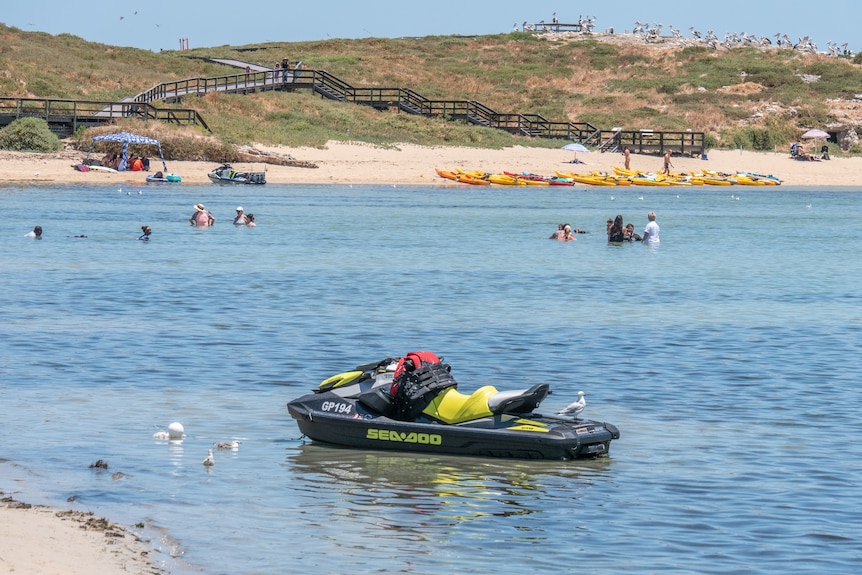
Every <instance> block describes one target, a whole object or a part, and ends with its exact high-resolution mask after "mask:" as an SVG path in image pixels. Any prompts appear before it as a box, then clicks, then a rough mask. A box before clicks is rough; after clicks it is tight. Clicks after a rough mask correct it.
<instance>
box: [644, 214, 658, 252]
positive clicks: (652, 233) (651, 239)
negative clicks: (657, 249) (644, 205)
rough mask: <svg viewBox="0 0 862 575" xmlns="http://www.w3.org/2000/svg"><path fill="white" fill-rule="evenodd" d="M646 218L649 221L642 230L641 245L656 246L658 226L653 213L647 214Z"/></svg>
mask: <svg viewBox="0 0 862 575" xmlns="http://www.w3.org/2000/svg"><path fill="white" fill-rule="evenodd" d="M647 218H648V219H649V223H647V225H646V227H645V228H644V235H643V240H642V241H643V244H644V245H651V246H657V245H658V243H659V237H658V231H659V227H658V224H657V223H656V222H655V212H650V213H648V214H647Z"/></svg>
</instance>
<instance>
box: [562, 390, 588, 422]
mask: <svg viewBox="0 0 862 575" xmlns="http://www.w3.org/2000/svg"><path fill="white" fill-rule="evenodd" d="M586 406H587V400H586V399H584V392H583V391H579V392H578V400H577V401H575V402H573V403H570V404H569V405H568V406H566V407H565V408H564V409H561V410H560V411H558V412H557V415H562V416H565V417H571V418H575V417H577V416H578V415H580V413H581V412H582V411H583V410H584V408H585V407H586Z"/></svg>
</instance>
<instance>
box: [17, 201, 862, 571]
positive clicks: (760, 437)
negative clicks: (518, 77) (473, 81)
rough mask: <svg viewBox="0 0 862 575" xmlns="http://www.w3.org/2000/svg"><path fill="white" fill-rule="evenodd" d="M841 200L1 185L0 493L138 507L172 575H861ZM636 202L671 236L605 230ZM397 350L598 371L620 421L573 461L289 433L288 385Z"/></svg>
mask: <svg viewBox="0 0 862 575" xmlns="http://www.w3.org/2000/svg"><path fill="white" fill-rule="evenodd" d="M138 191H141V193H140V194H139V193H138ZM852 192H855V190H846V189H832V190H819V191H810V190H802V189H788V188H779V189H758V188H736V187H734V188H723V189H706V188H701V189H697V188H680V189H663V190H659V189H644V188H635V189H625V188H617V189H613V190H611V191H608V190H607V189H596V190H587V191H584V190H583V189H576V190H572V189H564V188H552V189H544V190H543V189H537V188H530V189H523V188H520V189H510V188H494V189H490V190H488V189H475V188H468V187H463V188H436V187H426V188H415V187H387V186H353V187H350V186H277V185H267V186H265V187H249V188H223V187H216V186H188V185H181V186H171V187H152V186H150V187H146V186H130V187H128V188H124V189H122V190H120V189H118V188H117V187H72V186H55V187H38V188H33V187H15V186H6V187H5V188H0V207H2V208H3V212H4V214H5V218H4V221H3V223H2V224H0V262H2V266H0V269H2V273H0V293H2V294H3V297H2V298H0V413H2V419H0V434H2V437H3V444H2V447H0V458H3V459H4V460H6V461H5V462H3V463H0V489H2V490H3V491H5V492H6V493H7V494H8V493H11V494H13V495H15V496H16V497H18V498H20V499H24V500H27V501H31V502H34V503H46V504H51V505H55V506H59V507H71V508H75V509H81V510H88V511H90V510H91V511H94V512H96V513H97V514H100V515H104V516H107V517H109V518H111V519H112V520H115V521H118V522H121V523H124V524H127V525H134V524H138V523H143V524H144V525H145V527H143V528H133V529H134V530H136V531H137V532H139V533H141V534H143V535H144V536H145V537H147V538H149V539H151V540H152V543H153V545H154V546H156V547H158V548H159V549H161V550H162V551H163V552H164V553H163V554H161V556H160V559H159V563H160V564H163V565H166V566H168V567H169V568H170V569H172V570H173V571H174V572H175V573H178V574H185V573H199V572H203V573H207V574H231V575H233V574H239V575H253V574H254V575H256V574H282V573H311V574H328V573H348V572H351V571H356V572H366V573H367V572H375V573H394V572H399V573H417V574H440V575H443V574H451V573H474V574H492V573H493V574H498V573H512V574H514V573H523V572H524V570H525V569H528V570H529V571H531V572H536V573H552V572H553V573H557V572H559V570H560V569H561V568H562V569H567V568H568V569H573V568H577V569H578V570H579V571H583V572H585V573H620V572H623V571H626V572H631V573H776V572H781V573H805V574H808V573H854V572H857V570H858V566H859V564H860V562H862V515H860V514H859V512H858V502H859V501H862V485H860V484H862V446H860V437H862V414H860V405H862V391H860V388H862V386H860V376H859V373H860V369H862V353H860V351H862V350H860V347H862V346H860V344H862V281H860V278H862V258H860V257H859V256H858V253H857V251H856V248H855V243H854V242H855V239H856V237H855V236H856V235H857V234H856V229H857V227H858V222H859V221H861V220H862V194H860V193H858V192H857V193H852ZM197 202H203V203H205V204H206V205H207V207H208V208H209V209H211V210H212V211H213V212H214V214H215V216H216V218H217V223H216V226H215V227H214V228H212V229H204V230H197V229H193V228H190V227H189V226H188V224H187V223H186V219H187V218H188V217H189V215H190V214H191V212H192V206H193V205H194V204H195V203H197ZM238 204H241V205H242V206H244V207H245V208H246V212H253V213H254V214H255V215H256V216H257V220H258V222H259V226H258V227H257V228H254V229H247V228H240V229H234V227H233V226H232V225H230V218H231V217H232V215H233V211H234V207H235V206H236V205H238ZM650 209H653V210H655V211H656V212H658V222H659V224H660V225H661V238H662V244H661V246H660V247H658V248H657V249H649V248H646V247H644V246H641V245H639V244H637V245H628V246H608V245H607V244H606V242H605V238H604V234H603V230H604V221H605V219H607V218H608V217H613V216H614V215H616V214H617V213H621V214H623V215H624V217H625V220H626V221H627V222H628V221H631V222H633V223H635V225H636V228H637V229H638V231H640V230H642V229H643V226H644V224H645V223H646V213H647V211H649V210H650ZM562 221H567V222H570V223H571V224H573V225H574V226H579V227H581V228H587V229H591V230H594V231H595V232H596V233H591V234H584V235H579V236H578V241H577V242H572V243H568V244H561V243H557V242H552V241H548V240H547V239H545V238H547V236H548V235H549V234H550V233H551V232H552V231H553V230H554V229H555V228H556V225H557V223H559V222H562ZM35 224H41V225H42V227H43V228H44V229H45V232H44V235H45V238H44V239H43V240H41V241H34V240H28V239H26V238H24V237H23V236H24V234H25V233H26V232H27V231H28V230H29V229H31V228H32V227H33V226H34V225H35ZM143 224H149V225H151V226H152V228H153V239H152V240H151V241H150V242H149V243H144V242H139V241H136V239H135V238H136V237H137V235H138V234H139V233H140V232H139V230H140V226H141V225H143ZM78 234H85V235H87V238H73V237H70V236H74V235H78ZM413 349H431V350H434V351H435V352H437V353H438V354H441V355H443V356H445V358H446V360H447V361H448V362H449V363H451V364H452V366H453V375H455V377H456V379H458V380H459V382H460V388H461V389H462V390H472V389H475V387H478V386H480V385H484V384H488V383H490V384H495V385H497V386H498V387H499V388H503V389H505V388H512V387H526V386H528V385H532V384H534V383H538V382H544V381H547V382H550V383H551V384H552V385H551V387H552V389H553V390H554V392H555V393H554V395H552V396H551V397H549V398H548V400H547V401H546V402H545V404H544V405H543V408H545V409H548V410H550V409H555V408H557V407H560V406H562V405H565V404H566V403H568V402H569V401H571V400H572V399H574V398H575V397H576V394H577V392H578V390H583V391H585V392H586V397H587V402H588V405H587V410H586V412H585V415H587V416H589V417H590V418H594V419H600V420H605V421H609V422H612V423H614V424H616V425H617V426H618V427H619V428H620V430H621V432H622V437H621V439H620V440H618V441H616V442H614V443H613V445H612V448H611V455H610V457H608V458H606V459H602V460H597V461H587V462H568V463H563V462H544V463H525V462H517V461H516V462H510V461H501V460H493V459H467V458H458V457H427V456H421V457H416V456H411V455H409V454H389V453H379V452H362V451H348V450H338V449H332V448H325V447H320V446H317V445H310V444H306V443H305V442H304V441H303V440H302V438H301V437H300V434H299V432H298V430H297V428H296V425H295V424H294V422H293V420H292V419H290V417H289V415H288V413H287V410H286V409H285V403H286V402H287V401H288V400H290V399H292V398H294V397H296V396H298V395H300V394H303V393H305V392H307V391H308V390H310V389H311V388H312V387H314V386H316V385H317V383H318V382H319V381H320V380H322V379H324V378H326V377H328V376H329V375H332V374H333V373H336V372H340V371H343V370H346V369H349V368H351V367H353V366H354V365H357V364H359V363H364V362H366V361H371V360H376V359H381V358H383V357H386V356H392V355H398V354H402V353H404V352H407V351H410V350H413ZM172 421H180V422H182V423H183V424H184V425H185V430H186V434H187V437H186V439H185V441H184V442H183V443H182V444H181V445H172V444H168V443H167V442H163V441H156V440H154V439H152V434H153V433H154V432H155V431H156V430H157V429H164V428H165V427H166V426H167V424H168V423H170V422H172ZM232 438H238V439H241V441H242V444H241V446H240V449H239V450H238V451H236V452H216V459H217V462H216V465H215V467H214V468H213V469H212V470H211V472H207V471H206V470H205V469H204V467H203V466H202V465H201V461H202V460H203V458H204V456H205V455H206V452H207V449H208V448H210V447H212V443H213V442H214V441H224V440H228V439H232ZM97 459H104V460H105V461H107V462H108V463H109V465H110V469H109V470H108V471H102V472H98V471H93V470H90V469H88V465H89V464H91V463H93V462H95V461H96V460H97ZM115 472H121V473H122V474H123V475H122V476H118V477H116V478H114V477H113V476H112V474H113V473H115ZM69 498H74V501H72V502H68V501H67V499H69ZM172 554H173V555H175V556H177V557H178V559H176V560H175V559H172V558H171V555H172ZM575 566H576V567H575Z"/></svg>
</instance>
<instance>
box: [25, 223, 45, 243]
mask: <svg viewBox="0 0 862 575" xmlns="http://www.w3.org/2000/svg"><path fill="white" fill-rule="evenodd" d="M24 237H25V238H33V239H34V240H41V239H42V226H36V227H35V228H33V230H32V231H29V232H27V234H26V235H25V236H24Z"/></svg>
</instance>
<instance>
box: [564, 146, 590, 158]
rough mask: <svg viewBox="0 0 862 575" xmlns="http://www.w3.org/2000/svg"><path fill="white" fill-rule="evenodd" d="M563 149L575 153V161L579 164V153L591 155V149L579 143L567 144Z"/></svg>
mask: <svg viewBox="0 0 862 575" xmlns="http://www.w3.org/2000/svg"><path fill="white" fill-rule="evenodd" d="M562 149H563V150H567V151H569V152H574V153H575V159H574V160H573V162H574V163H577V161H578V152H584V153H589V151H590V150H589V148H587V147H586V146H585V145H583V144H581V143H579V142H572V143H571V144H566V145H565V146H563V148H562Z"/></svg>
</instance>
